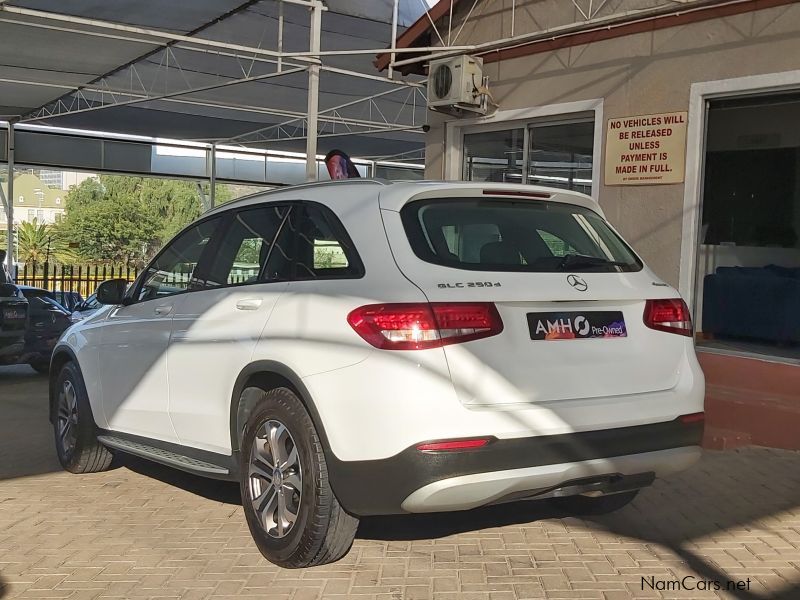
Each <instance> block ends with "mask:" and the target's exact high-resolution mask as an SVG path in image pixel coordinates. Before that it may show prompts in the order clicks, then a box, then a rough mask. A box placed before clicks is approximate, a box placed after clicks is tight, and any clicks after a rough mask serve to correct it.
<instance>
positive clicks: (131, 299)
mask: <svg viewBox="0 0 800 600" xmlns="http://www.w3.org/2000/svg"><path fill="white" fill-rule="evenodd" d="M214 219H219V220H220V223H219V225H217V227H216V229H214V232H213V233H212V234H211V237H210V239H209V243H208V244H206V247H205V248H203V251H202V252H201V253H200V257H199V258H198V260H197V267H196V268H195V270H194V272H193V273H192V277H191V279H192V280H203V279H202V278H201V277H199V275H205V269H206V264H205V263H207V262H208V257H209V252H210V251H209V248H212V247H214V248H215V247H216V245H217V244H218V243H219V240H220V239H221V237H220V233H221V232H222V233H224V232H225V231H227V229H228V224H229V222H230V214H229V213H214V214H211V215H208V216H206V217H202V218H200V219H197V220H196V221H192V222H191V223H189V224H188V225H187V226H186V227H184V228H183V229H181V230H180V231H179V232H178V233H176V234H175V235H174V236H172V238H171V239H170V240H169V242H167V243H166V244H164V247H163V248H161V250H159V251H158V253H156V255H155V256H154V257H153V258H152V259H151V260H150V262H149V263H147V266H145V268H144V269H142V272H141V273H140V274H139V276H138V277H137V278H136V280H135V281H134V282H133V285H132V286H131V287H130V288H129V290H128V293H126V294H125V298H126V299H127V302H126V306H133V305H134V304H142V303H143V302H152V301H153V300H163V299H164V298H169V297H172V296H181V295H183V294H188V293H190V292H196V291H200V290H202V289H205V288H198V289H191V287H187V288H186V289H185V290H182V291H180V292H175V293H174V294H170V295H169V296H161V297H160V298H159V297H155V298H145V299H141V298H139V297H138V296H139V294H140V293H141V289H142V286H143V285H144V282H145V280H146V279H147V273H148V272H149V271H150V269H151V268H152V267H153V265H154V264H155V263H156V262H157V261H158V259H159V258H161V256H162V255H163V254H164V253H165V252H166V251H167V250H168V249H169V248H170V247H171V246H172V245H173V244H174V243H175V241H176V240H177V239H178V238H180V237H181V236H182V235H183V234H184V233H186V232H187V231H189V230H190V229H192V228H194V227H199V226H200V225H202V224H203V223H206V222H208V221H213V220H214ZM223 237H224V236H223Z"/></svg>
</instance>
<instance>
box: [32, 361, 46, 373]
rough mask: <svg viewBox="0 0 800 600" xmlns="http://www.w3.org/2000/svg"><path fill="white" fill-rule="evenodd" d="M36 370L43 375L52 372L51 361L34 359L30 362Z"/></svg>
mask: <svg viewBox="0 0 800 600" xmlns="http://www.w3.org/2000/svg"><path fill="white" fill-rule="evenodd" d="M28 364H29V365H30V367H31V369H33V370H34V371H36V372H37V373H39V374H41V375H47V373H49V372H50V363H49V362H47V361H43V360H34V361H31V362H29V363H28Z"/></svg>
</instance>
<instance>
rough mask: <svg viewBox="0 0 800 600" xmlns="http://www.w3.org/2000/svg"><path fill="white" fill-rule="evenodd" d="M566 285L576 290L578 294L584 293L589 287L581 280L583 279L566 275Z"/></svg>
mask: <svg viewBox="0 0 800 600" xmlns="http://www.w3.org/2000/svg"><path fill="white" fill-rule="evenodd" d="M567 283H568V284H570V285H571V286H572V287H573V288H575V289H576V290H578V291H579V292H585V291H586V290H588V289H589V285H588V284H587V283H586V282H585V281H584V280H583V278H581V277H578V276H577V275H574V274H573V275H567Z"/></svg>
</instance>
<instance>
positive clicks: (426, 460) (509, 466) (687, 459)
mask: <svg viewBox="0 0 800 600" xmlns="http://www.w3.org/2000/svg"><path fill="white" fill-rule="evenodd" d="M702 437H703V423H702V422H691V423H684V422H682V421H681V420H680V419H675V420H673V421H668V422H663V423H653V424H648V425H638V426H633V427H622V428H615V429H604V430H598V431H586V432H579V433H570V434H560V435H549V436H537V437H526V438H515V439H493V440H492V441H491V442H490V443H489V444H487V445H486V446H484V447H482V448H476V449H473V450H465V451H459V452H420V451H418V450H417V449H416V447H413V446H412V447H410V448H407V449H406V450H404V451H403V452H401V453H399V454H397V455H395V456H392V457H389V458H385V459H379V460H365V461H341V460H338V459H336V458H335V457H333V456H331V457H329V472H330V476H331V483H332V485H333V489H334V492H335V493H336V495H337V497H338V499H339V501H340V502H341V503H342V505H343V506H344V507H345V509H346V510H348V511H349V512H351V513H353V514H356V515H378V514H396V513H403V512H437V511H450V510H465V509H470V508H475V507H478V506H483V505H486V504H492V503H496V502H502V501H505V500H511V499H519V498H523V497H535V496H537V495H542V496H546V495H548V494H550V495H552V492H553V490H554V489H556V488H559V487H562V486H564V485H565V484H568V483H569V482H575V481H578V482H583V481H584V480H587V479H589V480H592V481H599V480H600V479H608V480H609V482H610V483H609V484H610V485H612V487H611V488H601V489H606V491H621V490H620V489H614V488H613V480H614V479H615V478H617V479H619V480H620V481H621V482H622V485H625V482H628V481H634V482H639V483H638V484H634V485H633V487H641V486H642V485H647V484H648V483H649V481H652V477H653V476H657V477H658V476H664V475H669V474H670V473H673V472H677V471H680V470H683V469H685V468H687V467H689V466H691V464H693V463H694V462H695V461H696V460H697V459H698V458H699V456H700V442H701V440H702ZM608 476H610V477H608ZM620 476H635V477H634V478H633V479H630V478H625V477H620ZM580 485H583V483H579V487H580Z"/></svg>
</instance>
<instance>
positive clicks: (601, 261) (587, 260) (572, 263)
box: [558, 254, 631, 271]
mask: <svg viewBox="0 0 800 600" xmlns="http://www.w3.org/2000/svg"><path fill="white" fill-rule="evenodd" d="M576 267H628V268H630V267H631V264H630V263H627V262H622V261H616V260H608V259H607V258H600V257H599V256H587V255H585V254H565V255H564V257H563V258H562V259H561V261H560V262H559V263H558V268H559V269H561V270H562V271H563V270H567V269H573V268H576Z"/></svg>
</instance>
